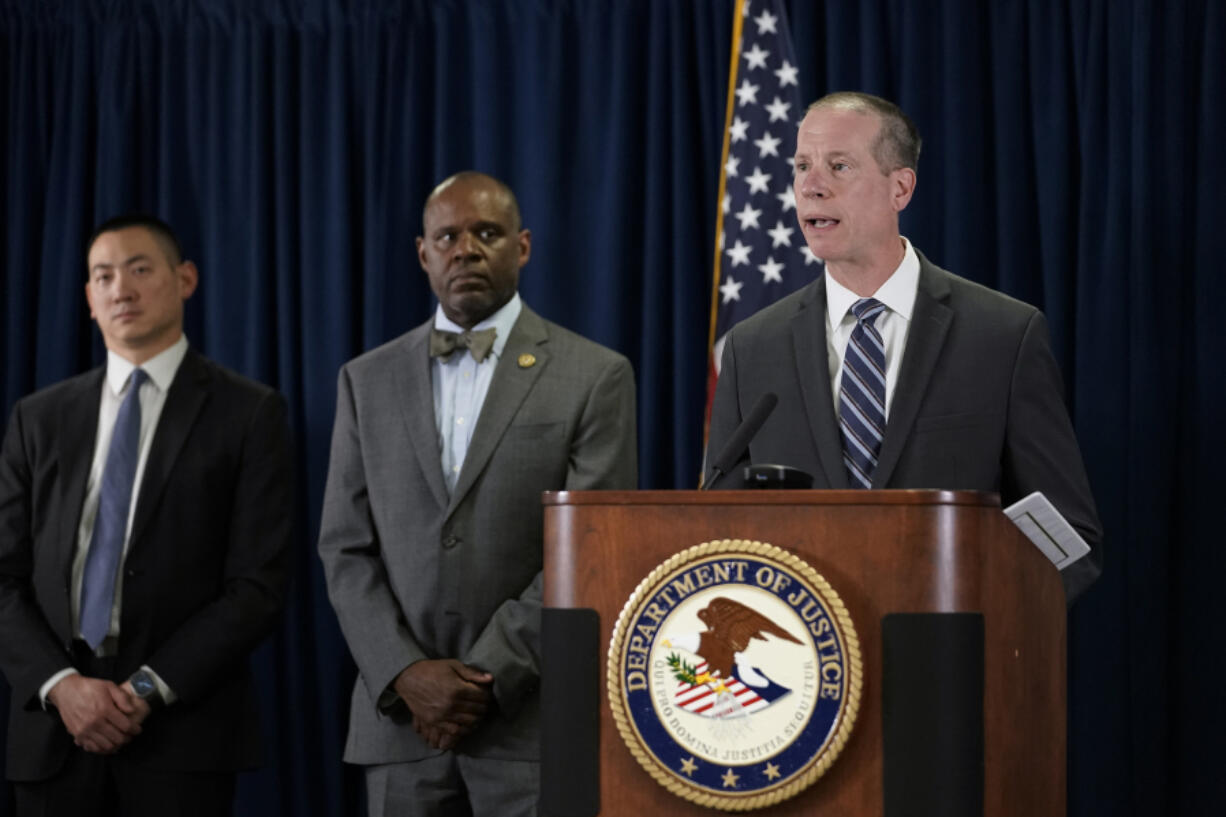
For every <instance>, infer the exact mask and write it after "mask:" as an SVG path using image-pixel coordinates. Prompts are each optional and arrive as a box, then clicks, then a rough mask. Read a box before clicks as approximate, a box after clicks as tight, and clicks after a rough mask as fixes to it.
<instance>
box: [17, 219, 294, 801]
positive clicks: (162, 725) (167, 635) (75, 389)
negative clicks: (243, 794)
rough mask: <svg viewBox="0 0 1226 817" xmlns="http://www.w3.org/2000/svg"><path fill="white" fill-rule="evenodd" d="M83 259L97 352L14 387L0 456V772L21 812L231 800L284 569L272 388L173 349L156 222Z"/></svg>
mask: <svg viewBox="0 0 1226 817" xmlns="http://www.w3.org/2000/svg"><path fill="white" fill-rule="evenodd" d="M88 267H89V269H88V279H87V283H86V286H85V294H86V299H87V300H88V302H89V307H90V314H91V315H92V317H93V318H94V320H95V321H96V322H97V324H98V328H99V329H100V330H101V332H102V337H103V340H104V341H105V342H106V347H107V350H108V351H107V362H106V364H105V365H104V366H102V367H100V368H97V369H94V370H92V371H90V372H87V373H85V374H83V375H79V376H77V377H74V378H71V379H69V380H66V381H64V382H61V383H58V384H56V385H53V386H51V387H49V388H46V389H43V390H41V391H39V392H37V393H35V394H33V395H30V396H29V397H26V398H24V399H22V400H20V401H19V402H18V403H17V404H16V406H15V407H14V408H13V411H12V415H11V418H10V420H9V425H8V431H7V433H6V435H5V438H4V444H3V451H2V454H0V667H2V668H3V670H4V673H5V676H6V677H7V678H8V681H9V683H10V685H11V686H12V701H11V707H10V717H9V732H8V747H7V749H8V754H7V770H8V777H9V779H10V780H12V781H14V783H15V788H16V793H17V807H18V814H22V815H25V814H40V815H61V814H62V815H74V816H75V815H104V814H106V815H110V814H115V813H122V814H125V815H145V814H149V815H153V814H159V815H161V814H175V815H185V814H201V815H204V814H208V815H215V814H226V813H229V812H230V810H231V808H232V801H233V795H234V778H235V772H236V770H238V769H242V768H247V767H250V766H253V765H255V764H256V763H258V762H259V754H260V748H259V735H258V723H257V718H256V712H255V704H256V702H255V697H254V689H253V687H252V684H251V678H250V673H249V670H248V668H247V665H246V664H247V656H248V654H249V653H250V652H251V650H252V649H253V648H254V647H255V645H256V644H257V643H258V642H259V641H260V640H261V639H263V637H264V636H265V635H266V634H267V633H268V632H269V630H270V629H271V628H272V626H273V624H274V623H275V620H276V617H277V615H278V612H279V610H280V608H281V606H282V603H283V600H284V595H285V586H286V581H287V578H288V556H289V543H290V536H291V531H292V527H293V524H292V514H291V505H292V490H293V478H292V466H291V455H290V444H289V436H288V431H287V425H286V417H285V406H284V401H283V400H282V399H281V397H280V396H279V395H278V394H277V393H276V392H275V391H273V390H272V389H270V388H268V387H267V386H263V385H261V384H258V383H255V382H253V381H251V380H247V379H245V378H243V377H240V376H239V375H237V374H235V373H233V372H231V371H228V370H226V369H224V368H222V367H220V366H218V365H217V364H215V363H213V362H211V361H209V360H206V359H205V358H203V357H202V356H200V355H199V354H197V353H196V352H194V351H192V350H191V349H189V348H188V345H187V340H186V338H185V337H184V335H183V303H184V301H185V300H186V299H187V298H188V297H190V296H191V294H192V292H193V291H194V290H195V288H196V283H197V272H196V268H195V266H194V265H193V264H192V263H191V262H190V261H185V260H183V258H182V253H181V251H180V248H179V244H178V241H177V240H176V239H175V237H174V235H173V233H172V232H171V231H170V229H169V228H168V227H167V226H166V225H165V224H163V223H162V222H161V221H159V220H157V219H154V218H152V217H148V216H126V217H121V218H118V219H113V220H111V221H109V222H107V223H105V224H103V225H101V226H100V227H99V228H98V230H97V231H96V232H95V234H94V236H93V238H92V239H91V241H90V243H89V250H88ZM133 390H135V391H133ZM129 397H130V398H131V399H128V398H129ZM122 463H127V464H126V466H125V465H122ZM123 468H127V477H126V479H118V478H117V477H116V474H119V473H121V472H122V469H123ZM116 486H122V487H119V488H117V487H116Z"/></svg>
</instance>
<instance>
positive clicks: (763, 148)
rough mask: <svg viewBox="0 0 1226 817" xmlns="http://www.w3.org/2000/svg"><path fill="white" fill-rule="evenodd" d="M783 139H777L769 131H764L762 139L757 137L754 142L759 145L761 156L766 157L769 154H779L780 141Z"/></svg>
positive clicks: (759, 154)
mask: <svg viewBox="0 0 1226 817" xmlns="http://www.w3.org/2000/svg"><path fill="white" fill-rule="evenodd" d="M782 141H783V140H782V139H776V138H775V137H774V136H771V135H770V134H769V133H764V134H762V138H761V139H755V140H753V143H754V144H755V145H757V147H758V156H759V158H766V157H767V156H778V155H779V143H780V142H782Z"/></svg>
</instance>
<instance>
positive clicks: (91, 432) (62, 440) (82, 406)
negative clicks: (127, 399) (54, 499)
mask: <svg viewBox="0 0 1226 817" xmlns="http://www.w3.org/2000/svg"><path fill="white" fill-rule="evenodd" d="M104 377H106V367H105V366H103V367H101V368H98V369H96V370H94V371H93V372H91V373H90V376H89V377H87V378H84V379H82V381H81V384H80V386H79V387H78V388H77V389H76V390H75V391H74V392H73V393H72V395H71V396H70V397H69V398H68V401H67V402H66V403H64V405H63V407H62V408H61V410H60V414H59V422H58V428H57V430H56V432H57V433H56V445H57V446H58V448H59V457H58V459H59V462H60V473H61V474H63V475H64V479H62V480H60V482H59V486H60V499H59V507H60V509H61V512H60V514H59V520H58V523H59V526H60V533H59V535H58V536H56V537H55V540H54V542H55V545H54V547H55V553H53V554H52V556H51V558H52V562H51V563H52V564H58V565H61V566H62V567H63V570H64V578H65V579H67V578H68V576H69V575H70V573H71V571H72V559H73V554H74V553H75V551H76V546H77V531H78V528H80V526H81V507H82V506H83V505H84V504H85V488H86V485H88V483H89V471H90V468H91V467H92V466H93V464H94V445H95V444H96V443H97V439H98V436H97V435H98V404H99V402H100V401H101V399H102V380H103V378H104ZM65 599H67V597H65ZM68 616H69V611H68V609H67V607H65V610H64V618H65V620H67V619H68Z"/></svg>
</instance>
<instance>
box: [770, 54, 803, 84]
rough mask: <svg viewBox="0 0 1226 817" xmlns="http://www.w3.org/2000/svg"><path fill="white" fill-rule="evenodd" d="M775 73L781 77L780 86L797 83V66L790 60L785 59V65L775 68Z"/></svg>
mask: <svg viewBox="0 0 1226 817" xmlns="http://www.w3.org/2000/svg"><path fill="white" fill-rule="evenodd" d="M774 74H775V76H777V77H779V87H780V88H783V87H785V86H788V85H796V66H795V65H792V63H790V62H788V61H787V60H784V61H783V65H781V66H779V67H778V68H776V69H775V71H774ZM797 87H799V86H797Z"/></svg>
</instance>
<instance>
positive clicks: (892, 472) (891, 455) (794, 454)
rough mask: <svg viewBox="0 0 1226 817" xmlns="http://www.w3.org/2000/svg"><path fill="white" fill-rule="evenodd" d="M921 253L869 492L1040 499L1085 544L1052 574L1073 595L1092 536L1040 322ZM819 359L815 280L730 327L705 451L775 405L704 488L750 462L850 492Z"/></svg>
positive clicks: (1091, 573)
mask: <svg viewBox="0 0 1226 817" xmlns="http://www.w3.org/2000/svg"><path fill="white" fill-rule="evenodd" d="M919 259H920V277H919V291H918V293H917V294H916V299H915V311H914V313H913V315H912V320H911V326H910V330H909V332H908V335H907V344H906V352H905V353H904V356H903V361H902V368H901V370H900V372H899V377H898V383H897V386H896V390H895V393H894V396H893V400H892V403H891V407H890V416H889V422H888V423H887V425H886V431H885V437H884V439H883V440H882V445H881V454H880V456H879V458H878V465H877V470H876V472H875V473H874V474H873V487H874V488H940V489H951V490H954V489H973V490H982V491H995V492H998V493H999V494H1000V495H1001V501H1002V502H1003V503H1004V504H1005V505H1008V504H1010V503H1012V502H1014V501H1016V500H1018V499H1021V498H1022V497H1024V496H1026V495H1027V494H1029V493H1031V492H1033V491H1042V492H1043V493H1044V494H1045V495H1046V496H1047V498H1048V499H1050V500H1051V501H1052V503H1053V504H1054V505H1055V506H1056V508H1058V509H1059V510H1060V512H1061V513H1062V514H1064V516H1065V517H1066V518H1068V520H1069V522H1070V523H1072V525H1073V526H1074V527H1075V528H1077V530H1078V531H1079V532H1080V533H1081V535H1082V536H1083V537H1085V539H1086V541H1087V542H1088V543H1089V544H1090V546H1091V548H1092V550H1091V552H1090V553H1089V554H1088V555H1087V556H1085V557H1083V558H1082V559H1081V560H1079V561H1078V562H1075V563H1074V564H1073V565H1071V566H1070V567H1069V568H1068V569H1066V570H1065V571H1064V572H1063V574H1062V575H1063V578H1064V582H1065V589H1066V592H1067V593H1068V597H1069V600H1070V601H1071V600H1072V599H1073V598H1074V597H1075V596H1076V595H1077V594H1078V593H1080V592H1081V591H1082V590H1084V589H1085V588H1086V587H1087V586H1088V585H1089V584H1090V583H1091V582H1093V581H1094V579H1095V578H1096V577H1097V576H1098V574H1099V573H1100V572H1101V571H1102V551H1101V549H1100V548H1099V547H1098V543H1099V541H1100V540H1101V538H1102V531H1101V528H1100V526H1099V521H1098V514H1097V511H1096V510H1095V506H1094V498H1093V496H1092V494H1091V493H1090V486H1089V483H1088V481H1087V479H1086V473H1085V467H1084V466H1083V465H1082V461H1081V453H1080V451H1079V450H1078V447H1077V440H1076V438H1075V437H1074V435H1073V428H1072V424H1071V423H1070V421H1069V417H1068V411H1067V409H1066V408H1065V405H1064V401H1063V386H1062V381H1061V378H1060V372H1059V369H1058V368H1057V366H1056V362H1055V359H1054V358H1053V356H1052V354H1051V349H1050V346H1049V341H1048V334H1047V323H1046V320H1045V319H1044V317H1043V315H1042V313H1041V312H1039V311H1038V310H1037V309H1035V308H1034V307H1032V306H1029V305H1028V304H1024V303H1022V302H1021V301H1017V300H1014V299H1012V298H1009V297H1008V296H1006V295H1002V294H1001V293H999V292H995V291H993V290H991V289H988V288H986V287H983V286H980V285H978V284H974V283H972V282H970V281H967V280H965V279H963V278H959V277H957V276H956V275H953V274H951V273H949V272H947V271H945V270H943V269H941V268H939V267H937V266H936V265H934V264H932V263H930V262H929V261H928V259H927V258H925V257H924V256H923V255H922V254H920V256H919ZM826 354H827V352H826V280H825V276H822V277H821V278H819V279H818V280H817V281H815V282H813V283H812V284H810V285H808V286H806V287H805V288H804V289H801V290H800V291H798V292H796V293H794V294H792V295H790V296H788V297H786V298H783V299H781V300H780V301H779V302H777V303H775V304H773V305H771V306H770V307H767V308H766V309H763V310H762V311H761V312H759V313H757V314H756V315H754V316H753V317H751V318H749V319H747V320H745V321H743V322H742V323H740V324H738V325H737V326H735V327H734V328H733V329H732V331H731V332H729V334H728V338H727V340H726V342H725V345H724V354H723V365H722V368H721V373H720V378H719V383H718V385H717V387H716V392H715V400H714V404H713V407H712V414H711V429H710V435H709V442H708V449H707V450H708V452H709V453H710V454H711V455H712V456H714V455H715V454H717V453H719V452H720V450H721V448H722V447H723V445H724V443H725V442H726V441H727V439H728V437H730V436H731V435H732V433H733V432H734V431H735V429H736V427H737V426H738V425H739V423H740V421H741V418H742V416H743V415H744V414H745V413H747V412H748V411H749V410H750V409H751V408H752V407H753V406H754V404H755V403H756V402H757V400H758V398H759V396H760V395H762V394H764V393H767V392H774V393H775V394H776V395H778V397H779V404H778V406H777V407H776V409H775V411H774V412H773V413H772V414H771V416H770V418H769V419H768V420H767V421H766V424H765V425H764V426H763V427H762V430H761V431H760V432H759V433H758V434H757V436H756V437H754V439H753V441H752V442H751V443H750V445H749V450H748V451H747V452H746V453H745V454H744V455H743V456H742V458H741V461H740V462H739V463H738V464H737V466H736V467H735V468H733V469H731V470H729V472H728V474H727V475H726V476H725V477H723V478H722V479H721V480H719V481H717V482H716V483H714V487H720V486H721V483H722V485H723V487H739V486H740V479H741V469H742V467H743V466H744V465H746V464H748V463H749V462H755V463H779V464H784V465H791V466H793V467H796V468H800V469H801V470H803V471H807V472H808V473H810V474H812V475H813V477H814V486H813V487H815V488H848V487H850V486H849V485H848V480H847V473H846V471H845V470H844V466H843V455H842V450H843V449H842V440H841V438H840V435H839V426H838V420H837V418H836V415H835V409H834V396H833V394H832V392H831V386H830V376H829V368H828V366H827V356H826Z"/></svg>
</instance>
